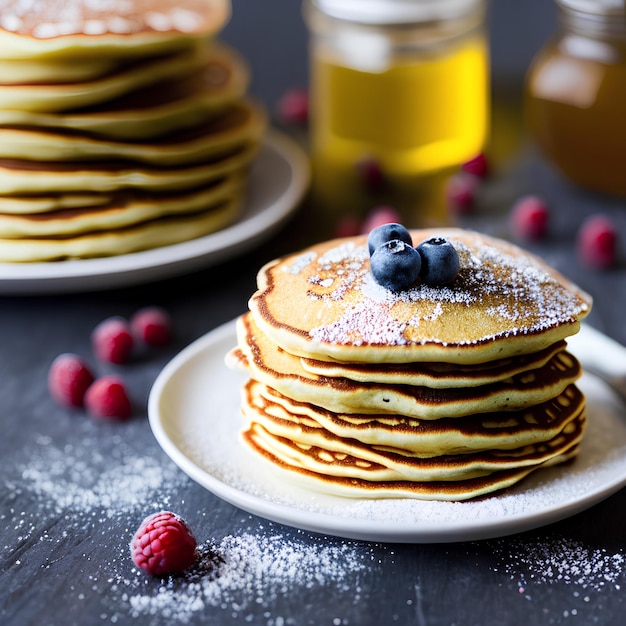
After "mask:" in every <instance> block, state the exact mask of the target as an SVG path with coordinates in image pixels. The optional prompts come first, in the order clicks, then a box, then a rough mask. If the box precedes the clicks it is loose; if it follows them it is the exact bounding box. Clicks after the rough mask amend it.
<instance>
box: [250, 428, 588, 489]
mask: <svg viewBox="0 0 626 626" xmlns="http://www.w3.org/2000/svg"><path fill="white" fill-rule="evenodd" d="M584 425H585V418H584V416H580V417H578V418H576V419H574V420H572V421H571V422H569V423H568V424H567V425H566V426H565V427H564V428H563V430H562V431H561V432H560V433H559V434H558V435H557V436H556V437H554V438H553V439H551V440H549V441H548V442H542V443H539V444H533V445H527V446H524V447H522V448H515V449H509V450H485V451H481V452H468V453H466V454H450V455H445V454H444V455H440V456H436V457H417V456H414V455H410V454H407V453H406V452H404V451H397V450H391V449H389V448H378V447H376V446H366V445H362V444H360V443H359V442H357V441H352V440H349V439H348V440H346V439H343V438H341V437H337V436H335V435H333V434H331V433H329V432H328V431H326V430H323V429H320V428H315V427H310V426H305V425H303V424H298V425H296V426H294V424H293V423H292V422H290V421H289V420H281V419H279V418H275V417H274V418H270V419H265V420H264V421H263V422H260V421H255V422H253V427H252V431H253V432H255V433H257V434H258V433H259V432H262V433H263V435H262V437H263V439H264V440H265V441H269V440H271V441H272V443H271V444H268V448H270V449H271V450H272V451H273V453H274V454H275V455H276V456H279V457H280V458H281V460H282V461H283V462H284V463H290V462H294V463H295V464H296V465H298V466H300V467H304V468H306V469H309V470H311V471H314V472H316V473H320V474H324V475H325V476H331V477H343V478H345V477H351V478H356V479H359V480H364V481H368V482H372V483H379V482H383V481H414V482H439V481H464V480H470V479H472V478H479V477H481V476H488V475H489V474H493V473H496V472H501V471H503V470H511V469H519V468H524V467H529V466H537V465H541V464H542V463H545V462H546V461H549V460H551V459H553V458H555V457H559V456H561V455H562V454H564V453H565V452H567V451H568V450H569V449H571V448H572V447H574V446H576V445H578V443H580V440H581V438H582V434H583V431H584Z"/></svg>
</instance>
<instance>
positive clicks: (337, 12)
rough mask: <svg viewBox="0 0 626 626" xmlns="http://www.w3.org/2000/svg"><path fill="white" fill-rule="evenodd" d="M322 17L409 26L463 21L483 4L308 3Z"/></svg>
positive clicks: (418, 0) (431, 0) (430, 0)
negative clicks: (460, 19) (461, 18)
mask: <svg viewBox="0 0 626 626" xmlns="http://www.w3.org/2000/svg"><path fill="white" fill-rule="evenodd" d="M311 2H312V4H313V5H314V6H315V7H317V9H319V10H320V11H322V12H323V13H325V14H326V15H328V16H330V17H332V18H335V19H340V20H346V21H351V22H358V23H361V24H409V23H416V22H429V21H437V20H445V19H454V18H459V17H463V16H465V15H467V14H469V13H471V12H472V11H474V10H476V9H478V8H482V7H483V6H484V4H485V0H311Z"/></svg>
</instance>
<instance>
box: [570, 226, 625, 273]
mask: <svg viewBox="0 0 626 626" xmlns="http://www.w3.org/2000/svg"><path fill="white" fill-rule="evenodd" d="M577 244H578V256H579V258H580V260H581V261H582V262H583V263H584V264H585V265H587V266H588V267H591V268H594V269H608V268H609V267H612V266H613V265H614V264H615V262H616V261H617V228H616V227H615V224H614V223H613V220H611V219H610V218H609V217H608V216H606V215H592V216H591V217H589V218H587V219H586V220H585V221H584V222H583V223H582V225H581V227H580V229H579V231H578V242H577Z"/></svg>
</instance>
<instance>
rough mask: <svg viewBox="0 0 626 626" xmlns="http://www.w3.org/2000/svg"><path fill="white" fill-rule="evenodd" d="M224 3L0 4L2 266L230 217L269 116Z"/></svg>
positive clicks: (189, 233) (22, 0) (81, 254)
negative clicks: (228, 31) (223, 35)
mask: <svg viewBox="0 0 626 626" xmlns="http://www.w3.org/2000/svg"><path fill="white" fill-rule="evenodd" d="M229 6H230V5H229V2H228V0H102V1H100V2H92V1H90V0H41V1H40V2H36V3H34V2H31V1H28V0H0V261H8V262H29V261H49V260H59V259H67V258H85V257H97V256H107V255H114V254H124V253H128V252H134V251H137V250H143V249H147V248H154V247H158V246H162V245H167V244H171V243H177V242H181V241H186V240H188V239H192V238H195V237H198V236H201V235H205V234H208V233H210V232H213V231H215V230H217V229H220V228H223V227H224V226H226V225H228V224H230V223H231V222H232V221H233V220H235V219H236V217H237V215H238V208H239V206H240V204H241V201H242V197H243V193H244V189H245V184H246V179H247V170H248V166H249V164H250V162H251V160H252V158H253V156H254V155H255V153H256V151H257V149H258V145H259V141H260V139H261V136H262V134H263V132H264V130H265V125H266V117H265V112H264V111H263V110H262V109H261V108H260V107H259V106H258V105H256V104H254V103H253V102H251V101H250V100H249V99H248V98H247V97H246V90H247V86H248V78H249V77H248V69H247V66H246V64H245V62H244V61H243V60H242V59H241V58H240V57H239V55H238V54H237V53H236V52H235V51H233V50H232V49H229V48H228V47H227V46H225V45H224V44H222V43H220V42H219V41H218V39H217V35H218V34H219V32H220V29H221V28H222V27H223V26H224V24H225V22H226V20H227V19H228V17H229Z"/></svg>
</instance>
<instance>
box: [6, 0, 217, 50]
mask: <svg viewBox="0 0 626 626" xmlns="http://www.w3.org/2000/svg"><path fill="white" fill-rule="evenodd" d="M181 4H184V6H181ZM215 8H216V6H213V5H212V3H210V2H206V0H185V2H184V3H180V2H171V1H169V0H161V1H160V2H154V1H153V0H132V1H131V0H63V2H41V1H38V0H0V27H2V28H3V29H4V30H6V31H9V32H13V33H21V34H26V33H30V34H32V35H33V36H34V37H36V38H38V39H50V38H52V37H59V36H64V35H75V34H88V35H101V34H104V33H106V32H109V33H116V34H122V35H126V34H132V33H138V32H142V31H156V32H165V31H178V32H181V33H194V32H198V31H200V30H202V28H206V27H207V24H208V23H209V22H210V21H211V20H210V19H209V16H210V15H211V13H212V12H214V11H215ZM1 54H2V52H1V51H0V56H1Z"/></svg>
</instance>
